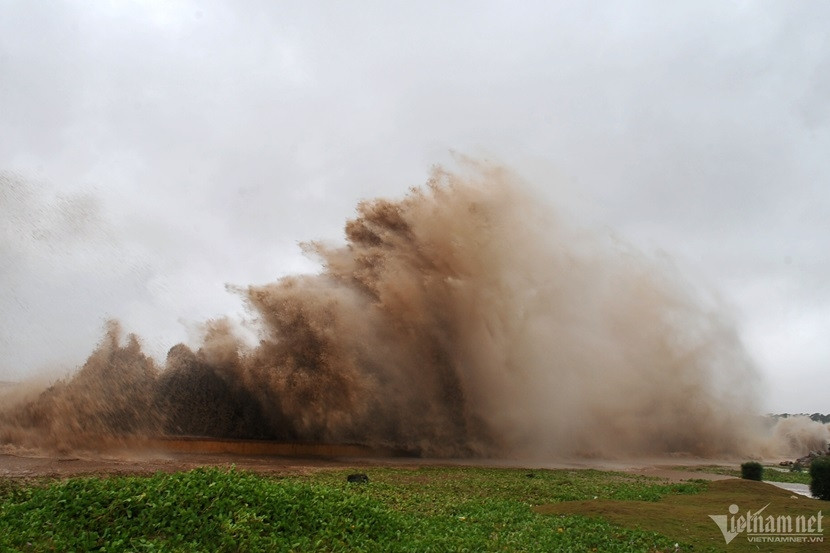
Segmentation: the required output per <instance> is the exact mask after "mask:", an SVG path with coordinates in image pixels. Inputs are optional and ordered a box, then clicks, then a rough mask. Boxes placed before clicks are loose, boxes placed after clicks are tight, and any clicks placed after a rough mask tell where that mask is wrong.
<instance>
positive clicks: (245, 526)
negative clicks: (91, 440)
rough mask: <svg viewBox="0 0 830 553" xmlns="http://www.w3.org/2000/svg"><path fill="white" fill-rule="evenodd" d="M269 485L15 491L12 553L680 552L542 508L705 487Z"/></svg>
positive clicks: (126, 481) (333, 477)
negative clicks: (541, 506)
mask: <svg viewBox="0 0 830 553" xmlns="http://www.w3.org/2000/svg"><path fill="white" fill-rule="evenodd" d="M350 472H353V471H324V472H319V473H316V474H314V475H312V476H305V477H302V476H292V477H285V478H279V479H276V478H267V477H261V476H256V475H253V474H249V473H245V472H238V471H235V470H222V469H197V470H194V471H192V472H187V473H177V474H172V475H167V474H157V475H155V476H152V477H109V478H73V479H69V480H66V481H62V482H54V481H53V482H48V483H42V484H41V485H29V486H16V485H11V484H4V485H3V487H2V488H0V489H2V490H3V495H2V496H0V550H1V551H425V550H434V551H573V550H577V549H578V550H588V551H591V550H593V549H594V548H596V550H598V551H674V543H675V542H676V541H677V540H675V539H672V538H671V537H669V536H663V535H659V534H657V533H655V532H650V531H644V530H640V529H636V528H623V527H620V526H617V525H614V524H612V523H610V522H608V521H606V520H603V519H599V518H595V517H585V516H579V515H568V516H564V517H549V516H544V515H542V514H539V513H536V512H534V511H533V509H532V507H533V506H535V505H539V504H544V503H551V502H560V501H570V500H594V498H596V499H597V500H617V501H632V502H636V503H638V504H643V503H647V502H654V501H657V500H659V499H660V498H662V497H664V496H665V495H667V494H668V495H676V494H690V493H697V492H700V491H702V490H704V489H705V488H706V485H705V484H704V483H702V482H690V483H682V484H670V483H666V482H664V481H661V480H657V479H649V478H645V477H640V476H632V475H626V474H618V473H607V472H599V471H537V472H535V473H533V474H534V476H533V477H532V478H531V477H528V476H527V474H526V473H527V471H520V470H507V469H476V468H460V467H456V468H422V469H401V468H398V469H370V470H364V472H366V473H367V474H368V475H369V478H370V483H369V484H368V485H366V484H364V485H354V484H348V483H347V482H346V475H347V474H349V473H350Z"/></svg>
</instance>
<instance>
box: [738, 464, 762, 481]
mask: <svg viewBox="0 0 830 553" xmlns="http://www.w3.org/2000/svg"><path fill="white" fill-rule="evenodd" d="M763 476H764V465H762V464H761V463H758V462H757V461H748V462H746V463H743V464H741V478H743V479H744V480H757V481H759V482H760V481H761V480H763Z"/></svg>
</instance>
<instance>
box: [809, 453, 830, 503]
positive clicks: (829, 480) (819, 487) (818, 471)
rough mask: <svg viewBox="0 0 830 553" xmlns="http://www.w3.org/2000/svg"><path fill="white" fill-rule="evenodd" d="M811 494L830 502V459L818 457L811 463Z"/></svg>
mask: <svg viewBox="0 0 830 553" xmlns="http://www.w3.org/2000/svg"><path fill="white" fill-rule="evenodd" d="M810 493H812V494H813V495H814V496H815V497H817V498H819V499H823V500H825V501H830V457H828V456H826V455H825V456H824V457H818V458H816V459H813V462H812V463H810Z"/></svg>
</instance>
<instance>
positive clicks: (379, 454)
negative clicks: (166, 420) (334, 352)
mask: <svg viewBox="0 0 830 553" xmlns="http://www.w3.org/2000/svg"><path fill="white" fill-rule="evenodd" d="M734 464H735V462H734V461H733V460H728V459H716V460H713V459H702V458H697V457H685V456H682V457H664V458H641V459H622V460H620V459H616V460H615V459H594V458H592V459H580V458H574V459H556V460H516V459H430V458H418V457H415V456H411V455H407V454H406V452H402V451H399V450H395V449H392V448H381V447H368V446H363V445H357V444H308V443H283V442H267V441H256V440H214V439H203V438H181V439H179V438H177V439H148V440H142V441H139V442H135V443H132V444H130V446H129V447H123V446H122V447H111V448H109V449H107V450H106V451H96V452H91V451H86V452H83V451H80V452H72V453H66V454H57V453H54V452H44V451H39V450H34V449H25V448H20V447H16V446H1V447H0V478H2V477H5V478H24V479H25V478H40V477H47V478H65V477H70V476H79V475H98V474H101V475H107V474H113V475H127V474H152V473H155V472H159V471H162V472H176V471H183V470H191V469H194V468H197V467H203V466H235V467H237V468H239V469H243V470H250V471H253V472H257V473H261V474H306V473H310V472H316V471H319V470H331V469H339V468H349V467H402V468H418V467H422V466H474V467H497V468H523V469H598V470H613V471H623V472H628V473H632V474H638V475H643V476H652V477H657V478H661V479H666V480H671V481H682V480H689V479H706V480H720V479H725V478H729V477H728V476H724V475H720V474H710V473H706V472H698V471H690V470H686V469H684V468H683V467H689V466H704V465H722V466H732V465H734Z"/></svg>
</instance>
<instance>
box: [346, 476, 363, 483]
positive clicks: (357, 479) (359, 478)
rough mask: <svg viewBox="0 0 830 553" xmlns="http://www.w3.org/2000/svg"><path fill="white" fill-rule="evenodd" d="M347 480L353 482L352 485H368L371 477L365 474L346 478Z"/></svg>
mask: <svg viewBox="0 0 830 553" xmlns="http://www.w3.org/2000/svg"><path fill="white" fill-rule="evenodd" d="M346 480H348V481H349V482H351V483H352V484H368V483H369V477H368V476H366V475H365V474H350V475H348V476H347V477H346Z"/></svg>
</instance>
